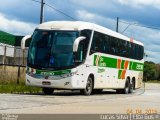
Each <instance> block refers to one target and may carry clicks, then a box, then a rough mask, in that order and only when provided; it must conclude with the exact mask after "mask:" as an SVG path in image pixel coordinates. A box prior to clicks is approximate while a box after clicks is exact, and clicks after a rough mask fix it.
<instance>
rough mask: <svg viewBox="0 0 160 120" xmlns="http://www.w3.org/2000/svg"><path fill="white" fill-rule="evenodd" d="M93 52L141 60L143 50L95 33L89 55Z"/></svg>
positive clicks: (132, 44) (128, 43)
mask: <svg viewBox="0 0 160 120" xmlns="http://www.w3.org/2000/svg"><path fill="white" fill-rule="evenodd" d="M95 52H101V53H106V54H111V55H117V56H121V57H126V58H132V59H137V60H141V59H143V53H144V48H143V46H140V45H138V44H135V43H131V42H129V41H125V40H121V39H119V38H115V37H112V36H109V35H105V34H102V33H99V32H96V31H95V32H94V35H93V40H92V44H91V50H90V54H92V53H95Z"/></svg>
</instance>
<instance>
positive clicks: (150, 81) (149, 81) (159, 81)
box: [145, 80, 160, 83]
mask: <svg viewBox="0 0 160 120" xmlns="http://www.w3.org/2000/svg"><path fill="white" fill-rule="evenodd" d="M145 83H160V80H148V81H146V82H145Z"/></svg>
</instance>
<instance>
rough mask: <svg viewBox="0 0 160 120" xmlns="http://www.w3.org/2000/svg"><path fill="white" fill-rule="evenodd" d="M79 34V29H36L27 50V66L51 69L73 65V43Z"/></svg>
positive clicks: (67, 67)
mask: <svg viewBox="0 0 160 120" xmlns="http://www.w3.org/2000/svg"><path fill="white" fill-rule="evenodd" d="M79 34H80V33H79V31H66V30H65V31H64V30H40V29H36V30H35V31H34V33H33V35H32V41H31V44H30V47H29V51H28V59H27V66H29V67H32V68H36V69H51V70H59V69H65V68H66V69H69V68H72V67H74V66H75V62H74V61H75V60H74V53H73V43H74V41H75V39H76V38H77V37H79Z"/></svg>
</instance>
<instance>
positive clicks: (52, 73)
mask: <svg viewBox="0 0 160 120" xmlns="http://www.w3.org/2000/svg"><path fill="white" fill-rule="evenodd" d="M41 75H44V76H51V75H54V72H41Z"/></svg>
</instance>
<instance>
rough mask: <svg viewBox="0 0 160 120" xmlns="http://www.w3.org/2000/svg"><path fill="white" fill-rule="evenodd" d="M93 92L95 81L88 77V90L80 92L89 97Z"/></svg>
mask: <svg viewBox="0 0 160 120" xmlns="http://www.w3.org/2000/svg"><path fill="white" fill-rule="evenodd" d="M92 91H93V80H92V78H91V77H90V76H89V77H88V80H87V84H86V88H85V89H82V90H80V92H81V93H82V94H83V95H87V96H89V95H91V93H92Z"/></svg>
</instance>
